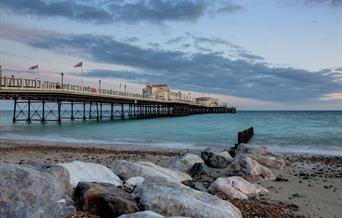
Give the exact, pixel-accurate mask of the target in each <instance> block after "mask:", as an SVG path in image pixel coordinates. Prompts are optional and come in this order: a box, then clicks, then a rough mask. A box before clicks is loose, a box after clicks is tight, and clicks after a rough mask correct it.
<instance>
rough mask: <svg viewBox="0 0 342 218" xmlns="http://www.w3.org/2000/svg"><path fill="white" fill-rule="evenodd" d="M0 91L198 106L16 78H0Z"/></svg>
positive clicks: (180, 100) (139, 95) (189, 102)
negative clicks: (120, 98)
mask: <svg viewBox="0 0 342 218" xmlns="http://www.w3.org/2000/svg"><path fill="white" fill-rule="evenodd" d="M0 89H12V90H18V89H20V90H42V91H57V92H70V93H78V94H89V95H100V96H113V97H115V96H116V97H124V98H134V99H137V100H139V99H140V100H154V101H157V102H181V103H188V104H191V105H198V106H201V105H200V104H198V103H196V102H194V101H189V100H184V99H168V100H164V99H156V98H154V97H153V96H143V95H141V94H137V93H131V92H122V91H116V90H112V89H97V88H95V87H90V86H79V85H72V84H60V83H59V82H50V81H41V80H38V79H24V78H16V77H13V76H11V77H7V76H4V77H0Z"/></svg>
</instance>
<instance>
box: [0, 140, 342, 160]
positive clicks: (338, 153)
mask: <svg viewBox="0 0 342 218" xmlns="http://www.w3.org/2000/svg"><path fill="white" fill-rule="evenodd" d="M167 144H168V145H171V144H177V143H167ZM249 144H250V145H252V146H253V145H255V146H258V145H259V144H254V143H249ZM0 145H1V146H8V145H10V146H26V145H27V146H46V147H71V148H92V149H107V150H113V149H114V150H139V151H156V150H159V151H188V152H189V151H193V152H195V153H198V152H200V151H202V150H204V149H205V148H207V147H210V146H200V147H197V148H180V147H178V148H172V147H170V146H163V145H165V144H163V143H150V144H147V143H146V144H145V143H93V142H87V143H84V142H56V141H47V140H24V139H5V138H1V137H0ZM233 146H234V145H231V146H228V145H227V146H224V147H222V148H221V147H220V148H216V147H213V148H214V149H216V150H218V151H224V150H229V149H230V147H233ZM287 146H288V147H287V148H286V146H285V145H284V146H282V145H266V147H267V148H268V149H270V150H271V151H272V152H275V153H279V154H283V155H291V156H322V157H340V158H342V148H339V147H334V148H335V149H334V150H328V151H325V152H323V148H322V149H312V148H311V146H298V147H297V148H293V147H295V145H287ZM284 147H285V148H284ZM0 148H1V147H0ZM306 150H310V151H309V152H308V151H306Z"/></svg>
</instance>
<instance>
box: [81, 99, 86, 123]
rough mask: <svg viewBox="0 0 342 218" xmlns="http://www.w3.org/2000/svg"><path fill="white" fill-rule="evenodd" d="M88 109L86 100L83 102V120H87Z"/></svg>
mask: <svg viewBox="0 0 342 218" xmlns="http://www.w3.org/2000/svg"><path fill="white" fill-rule="evenodd" d="M85 111H86V102H85V101H84V102H83V118H82V120H83V122H85V120H86V115H85V113H86V112H85Z"/></svg>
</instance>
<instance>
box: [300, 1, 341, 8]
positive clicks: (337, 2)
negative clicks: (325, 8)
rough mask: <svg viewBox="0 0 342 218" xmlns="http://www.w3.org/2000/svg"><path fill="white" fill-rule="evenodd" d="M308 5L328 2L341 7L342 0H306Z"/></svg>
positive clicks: (327, 3)
mask: <svg viewBox="0 0 342 218" xmlns="http://www.w3.org/2000/svg"><path fill="white" fill-rule="evenodd" d="M305 3H306V4H307V5H315V4H316V5H318V4H326V5H330V6H333V7H341V6H342V1H341V0H305Z"/></svg>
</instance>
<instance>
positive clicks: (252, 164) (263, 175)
mask: <svg viewBox="0 0 342 218" xmlns="http://www.w3.org/2000/svg"><path fill="white" fill-rule="evenodd" d="M233 167H234V169H235V170H236V171H239V172H240V173H241V175H242V176H243V177H245V178H248V179H251V180H255V179H265V180H274V179H275V175H274V174H273V172H272V171H271V170H270V169H268V168H267V167H265V166H262V165H261V164H259V163H258V162H257V161H255V160H253V159H252V158H250V157H249V156H248V155H246V154H243V153H239V154H237V155H236V156H235V158H234V161H233Z"/></svg>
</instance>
